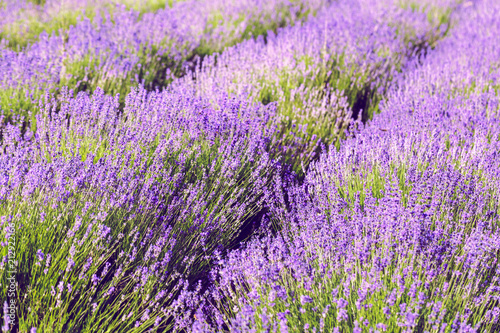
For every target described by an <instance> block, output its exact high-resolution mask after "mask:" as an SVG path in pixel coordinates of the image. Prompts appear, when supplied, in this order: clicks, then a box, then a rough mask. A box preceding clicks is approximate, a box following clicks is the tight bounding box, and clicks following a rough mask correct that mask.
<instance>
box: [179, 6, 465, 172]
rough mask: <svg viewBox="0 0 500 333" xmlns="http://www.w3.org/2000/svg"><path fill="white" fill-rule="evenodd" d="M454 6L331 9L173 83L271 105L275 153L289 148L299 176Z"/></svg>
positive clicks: (432, 39)
mask: <svg viewBox="0 0 500 333" xmlns="http://www.w3.org/2000/svg"><path fill="white" fill-rule="evenodd" d="M455 5H456V4H455V3H454V2H453V1H447V2H442V3H438V4H436V5H435V6H434V7H432V8H431V9H425V10H423V11H422V12H419V11H416V10H415V11H414V10H411V9H409V8H402V7H400V6H398V5H397V4H395V3H392V1H379V2H376V3H373V2H371V3H370V4H368V3H366V2H365V1H355V2H352V1H339V2H335V3H333V4H331V5H330V6H328V7H326V8H325V9H324V10H322V11H320V12H319V13H318V15H317V16H316V17H315V18H313V19H311V20H309V21H307V22H305V23H303V24H298V25H296V26H294V27H288V28H284V29H281V30H279V32H278V33H277V34H270V35H268V36H267V38H266V39H264V38H259V39H257V40H249V41H246V42H243V43H241V44H238V45H236V46H234V47H232V48H229V49H227V50H226V51H224V52H223V53H221V54H216V55H213V56H211V57H207V58H205V59H204V61H203V63H201V64H199V65H198V66H197V68H196V69H195V71H194V72H193V73H192V74H191V75H188V76H185V77H183V78H181V79H180V80H178V81H177V82H174V83H173V84H174V86H176V85H179V86H181V87H186V86H189V87H191V88H192V89H194V90H195V91H196V92H197V94H199V95H201V96H209V95H210V94H211V90H212V89H213V87H214V86H215V87H217V88H218V89H223V90H224V91H227V92H228V93H231V94H235V95H238V96H241V95H245V96H247V97H248V98H249V99H250V100H253V101H255V102H259V103H264V104H268V103H271V102H276V103H277V104H278V109H279V111H280V112H279V113H280V118H281V119H280V123H281V126H282V128H280V130H281V133H282V134H281V135H282V137H283V138H282V139H283V142H284V144H283V146H289V145H290V144H289V143H290V142H291V143H292V144H291V145H297V146H296V147H294V149H293V152H292V154H295V155H291V156H289V159H287V162H289V163H291V164H294V165H295V169H296V171H297V172H300V169H301V168H302V167H307V165H308V163H309V161H311V160H312V159H314V157H315V156H316V155H317V154H318V153H319V151H320V150H319V147H320V146H321V144H325V145H329V144H331V143H333V142H337V141H338V140H339V138H341V137H343V135H344V132H345V130H346V129H347V127H348V126H349V124H350V123H351V121H352V120H353V118H354V119H356V118H359V119H360V120H361V119H363V120H364V121H366V120H367V119H368V118H370V116H371V115H372V114H373V113H374V112H375V111H376V110H377V108H378V102H379V100H380V98H381V96H383V95H384V93H385V92H386V91H387V89H388V87H389V84H390V82H391V80H392V78H393V77H394V76H397V75H399V73H400V71H401V70H402V68H403V67H404V66H405V65H406V62H407V61H408V59H413V58H415V57H417V56H418V55H419V53H420V52H422V48H425V47H432V46H433V45H434V44H435V43H436V42H437V40H438V39H439V38H442V36H443V35H444V33H445V32H446V29H447V27H448V26H449V18H450V15H451V12H452V10H453V8H454V6H455ZM432 13H434V14H435V15H434V16H428V15H430V14H432ZM424 45H427V46H424Z"/></svg>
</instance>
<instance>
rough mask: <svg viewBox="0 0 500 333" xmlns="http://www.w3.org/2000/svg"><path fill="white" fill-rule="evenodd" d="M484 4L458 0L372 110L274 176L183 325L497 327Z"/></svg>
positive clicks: (493, 121) (490, 29) (492, 81)
mask: <svg viewBox="0 0 500 333" xmlns="http://www.w3.org/2000/svg"><path fill="white" fill-rule="evenodd" d="M497 10H498V6H496V5H494V4H493V3H491V2H479V3H477V4H471V3H466V4H465V5H463V6H462V8H461V13H460V15H459V18H458V20H459V22H461V23H459V24H460V26H459V27H458V28H457V29H456V30H455V31H454V32H453V34H452V36H450V37H449V38H448V39H446V40H444V41H443V42H442V44H440V45H438V46H437V48H436V50H435V51H434V52H432V53H431V54H430V55H429V57H428V58H427V59H425V60H424V63H423V65H422V66H418V67H416V68H414V69H413V70H411V69H409V70H408V72H407V73H406V74H405V75H404V76H403V78H401V79H400V80H399V81H398V84H397V86H395V87H394V88H393V89H392V91H391V93H390V94H389V97H388V98H387V99H386V100H384V102H383V103H382V105H381V114H380V115H378V116H376V117H375V118H374V120H373V121H372V122H370V123H368V124H367V125H366V126H362V128H361V129H359V130H358V131H356V133H355V135H354V137H352V138H350V139H347V140H346V141H345V142H343V143H342V144H341V145H340V146H339V147H338V149H336V148H335V147H331V148H330V149H329V151H328V152H324V153H323V154H322V156H321V158H320V160H319V161H318V162H316V163H313V164H312V166H311V169H310V170H309V172H308V173H307V175H306V178H305V181H304V183H303V184H295V183H283V182H282V181H281V180H280V179H276V180H275V187H274V188H276V189H281V188H284V190H283V191H279V192H278V193H277V195H276V196H275V197H274V200H271V207H272V208H271V215H270V218H271V222H273V223H270V224H272V225H279V226H280V228H279V229H277V230H276V231H275V232H274V235H269V234H266V233H269V232H271V231H266V229H263V230H262V235H261V236H256V237H255V238H254V240H252V241H250V242H248V243H247V245H246V246H245V247H243V248H242V249H240V250H238V251H234V252H232V253H231V254H230V255H229V256H228V257H227V258H225V259H224V258H221V260H220V262H219V265H220V266H219V268H217V269H214V270H213V272H212V279H213V283H214V286H213V287H212V288H211V290H210V291H208V292H207V294H206V296H205V297H206V299H210V300H211V301H207V302H206V304H205V306H204V307H203V308H201V309H199V310H198V311H199V312H198V316H197V318H199V319H198V321H197V322H196V323H195V326H193V327H194V328H195V329H196V330H198V331H211V330H221V329H223V328H226V327H227V328H229V329H230V330H234V331H248V330H256V331H262V330H267V331H280V332H282V331H290V330H291V331H309V330H313V331H320V332H321V331H325V330H326V331H334V332H343V331H349V332H350V331H352V332H365V331H371V332H382V331H387V332H396V331H397V332H400V331H401V332H414V331H415V332H495V331H497V330H498V329H499V328H500V309H499V307H498V305H499V297H500V295H499V290H500V289H499V287H500V286H499V285H498V283H499V274H500V271H499V269H498V266H497V262H498V256H499V254H500V251H499V250H500V243H499V242H498V239H499V234H498V223H499V212H500V209H499V204H500V197H499V188H498V183H499V182H498V180H499V179H498V177H499V175H500V172H499V171H500V170H499V166H500V163H499V162H500V161H499V159H498V152H499V148H500V146H499V143H500V132H499V128H500V127H499V124H498V119H499V118H498V112H499V108H498V106H499V104H498V102H499V100H498V94H497V85H496V76H497V70H496V68H497V65H496V59H497V58H498V48H497V46H496V44H495V43H494V42H493V41H494V40H495V38H496V37H495V36H496V35H497V31H498V27H499V25H498V22H499V21H498V16H497V15H496V14H497ZM462 24H463V25H462ZM457 54H458V56H457ZM410 67H411V66H410ZM471 73H473V74H471ZM476 74H477V75H476Z"/></svg>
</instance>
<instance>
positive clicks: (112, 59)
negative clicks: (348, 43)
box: [0, 0, 324, 114]
mask: <svg viewBox="0 0 500 333" xmlns="http://www.w3.org/2000/svg"><path fill="white" fill-rule="evenodd" d="M323 4H324V1H323V0H307V1H300V0H297V1H292V2H289V1H282V0H277V1H271V2H268V1H261V0H248V1H237V2H233V1H229V0H220V1H195V0H192V1H185V2H179V3H175V4H173V5H172V8H169V7H168V8H165V9H161V10H158V11H156V12H154V13H144V14H143V15H141V13H140V12H138V11H135V10H132V9H130V10H129V9H127V8H126V7H123V6H122V7H117V8H115V9H114V10H113V11H111V12H107V11H103V12H101V13H100V14H96V15H95V16H94V17H93V18H92V20H91V19H90V18H89V17H83V19H82V20H81V21H79V22H78V23H77V24H76V25H74V26H71V27H69V29H67V31H60V32H59V34H56V35H55V34H54V35H50V36H49V35H48V34H47V33H45V32H44V33H42V34H41V35H40V36H39V40H38V41H37V42H36V43H34V44H33V45H30V46H29V47H27V48H26V49H23V51H22V52H16V51H13V50H10V49H8V48H7V47H6V46H5V45H3V46H2V48H1V49H0V62H1V66H2V68H1V70H0V82H1V89H0V107H1V108H2V109H3V110H4V112H6V113H13V114H20V113H21V114H22V113H23V112H24V114H26V112H25V111H27V110H31V109H33V104H36V100H37V99H38V98H39V97H40V96H42V95H43V94H44V93H45V91H51V92H57V91H58V90H59V89H60V88H61V87H63V86H68V87H69V88H70V89H73V90H75V91H81V90H87V91H93V90H94V89H96V88H97V87H100V88H102V89H104V90H105V91H106V92H108V93H110V94H116V93H120V94H121V96H122V100H121V101H122V102H123V100H124V97H125V95H126V94H127V93H128V92H129V91H130V88H131V87H132V86H134V85H137V84H138V83H139V82H141V83H142V84H144V85H145V86H146V87H147V88H148V89H153V88H158V87H160V88H161V87H163V86H165V85H166V84H168V82H169V81H170V80H171V79H172V78H173V77H174V76H176V75H177V76H178V75H182V73H184V71H185V69H186V68H185V67H186V66H187V65H188V64H189V61H188V60H190V59H191V58H193V57H194V56H196V55H203V54H206V53H210V52H214V51H220V50H221V49H222V48H224V47H225V46H227V45H232V44H234V43H237V42H239V41H240V40H242V39H245V38H250V37H252V36H253V35H259V34H263V33H266V32H267V31H268V30H270V29H276V28H277V27H279V26H284V25H288V24H293V23H294V22H295V21H296V20H300V19H305V18H306V17H307V15H309V14H313V13H314V12H315V11H317V10H318V9H319V8H321V7H322V6H323Z"/></svg>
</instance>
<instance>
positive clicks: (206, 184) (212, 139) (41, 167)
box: [0, 89, 280, 332]
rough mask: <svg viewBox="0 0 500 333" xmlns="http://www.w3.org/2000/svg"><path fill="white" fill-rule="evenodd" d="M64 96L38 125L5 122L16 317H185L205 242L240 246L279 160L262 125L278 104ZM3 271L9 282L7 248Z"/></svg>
mask: <svg viewBox="0 0 500 333" xmlns="http://www.w3.org/2000/svg"><path fill="white" fill-rule="evenodd" d="M71 96H72V93H71V92H69V91H66V92H64V93H63V94H62V95H61V96H60V98H59V100H55V99H51V98H50V97H49V96H46V101H45V102H44V103H41V104H40V112H39V113H38V114H37V116H36V119H37V126H36V130H34V131H30V130H28V131H26V133H24V134H22V132H21V125H12V124H9V125H7V126H6V127H5V128H4V129H3V131H2V137H3V145H2V154H1V155H0V158H1V163H0V165H1V166H2V190H1V194H2V198H1V200H2V205H1V208H0V216H2V223H4V227H6V225H7V223H14V224H15V225H16V231H15V233H16V235H15V236H16V239H17V243H16V244H18V245H17V246H16V249H15V250H16V253H19V254H20V257H19V265H18V268H17V270H18V273H17V274H16V278H17V281H18V282H19V289H18V294H17V296H16V297H17V300H18V301H19V312H18V326H16V328H17V329H19V330H20V331H27V330H29V329H30V328H31V327H37V328H38V331H39V332H40V331H43V332H45V331H47V332H49V331H50V332H66V331H73V332H77V331H95V330H96V329H97V328H99V330H106V331H134V332H142V331H146V330H149V329H153V330H155V331H164V330H166V329H167V328H170V329H172V328H174V329H180V328H182V327H184V325H186V322H188V320H189V319H190V318H191V316H192V313H190V312H189V311H186V305H187V304H190V305H193V304H195V303H197V302H199V299H198V298H197V297H198V296H197V294H196V292H197V291H199V288H201V287H202V284H201V282H198V280H201V279H202V278H203V275H204V274H205V273H204V272H207V270H208V267H209V266H208V265H209V263H210V262H211V254H212V253H213V252H214V251H215V250H219V251H222V250H224V249H226V248H228V247H230V246H232V245H234V244H233V243H234V241H235V240H236V238H237V236H238V232H239V230H240V229H241V227H242V226H243V225H244V224H245V223H249V221H250V218H251V217H252V215H253V214H255V213H256V212H257V211H258V210H259V209H260V207H261V205H262V200H263V198H264V195H265V192H266V191H265V189H266V188H267V186H268V183H269V180H270V175H272V174H274V172H279V169H280V167H279V165H278V164H277V162H276V161H274V160H272V159H271V158H270V157H269V155H268V154H267V153H266V150H267V148H266V146H267V145H268V141H269V137H270V134H271V133H270V132H269V129H266V128H265V126H263V125H265V124H266V122H267V118H268V117H269V116H270V115H271V114H272V112H273V110H272V107H258V106H253V107H251V106H249V105H248V104H247V103H245V102H241V101H238V100H234V99H231V98H227V97H225V96H224V95H219V96H220V97H219V98H218V99H217V101H214V102H212V103H208V102H207V101H206V100H203V99H200V98H196V97H194V96H193V95H192V94H188V93H184V94H183V93H182V92H176V93H174V92H163V93H147V92H146V91H145V90H143V89H140V90H134V91H133V92H132V93H131V94H129V95H128V96H127V101H126V106H125V108H124V110H123V111H120V110H119V108H118V105H119V103H118V97H114V98H112V97H109V96H106V95H104V94H103V92H102V91H101V90H98V91H96V92H95V93H94V94H93V95H90V96H89V95H87V94H84V93H80V94H79V95H78V96H77V97H76V98H72V97H71ZM56 103H59V105H60V108H59V110H58V111H57V112H56V108H55V105H56ZM19 123H21V119H19ZM5 230H6V229H3V231H2V236H4V235H5ZM1 251H2V258H4V259H5V258H7V252H6V251H7V247H6V246H5V244H4V245H3V246H2V250H1ZM1 274H2V284H5V283H6V278H7V277H8V273H7V267H6V262H5V261H3V262H2V268H1ZM1 298H2V299H3V300H7V294H6V291H5V290H3V289H2V295H1ZM193 302H194V303H193Z"/></svg>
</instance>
